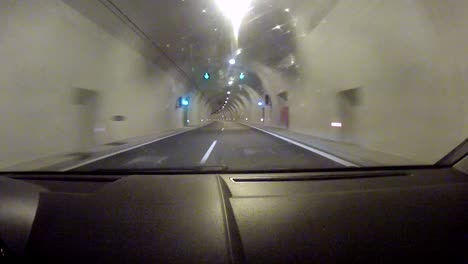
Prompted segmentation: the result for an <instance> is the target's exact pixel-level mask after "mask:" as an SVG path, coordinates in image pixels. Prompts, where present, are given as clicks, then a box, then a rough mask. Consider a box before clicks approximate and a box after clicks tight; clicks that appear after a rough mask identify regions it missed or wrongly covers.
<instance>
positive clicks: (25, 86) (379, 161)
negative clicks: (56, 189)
mask: <svg viewBox="0 0 468 264" xmlns="http://www.w3.org/2000/svg"><path fill="white" fill-rule="evenodd" d="M236 3H237V4H238V5H241V4H245V3H248V4H249V5H248V6H246V7H245V14H244V16H243V18H242V20H241V21H240V24H239V25H240V26H239V29H238V32H235V31H236V30H235V28H236V27H235V25H234V23H231V22H233V21H230V20H229V19H228V17H227V16H226V14H224V13H223V10H222V8H220V7H219V5H218V3H217V1H214V0H213V1H189V0H185V1H184V0H160V1H150V0H141V1H125V0H96V1H91V0H41V1H32V0H4V1H1V2H0V113H1V116H0V123H1V129H0V146H1V149H2V151H1V152H0V169H2V170H41V169H44V170H54V169H64V168H76V166H75V165H73V164H74V163H75V162H78V164H81V165H83V163H80V162H81V161H83V160H85V161H86V160H87V159H88V158H90V157H93V158H94V157H95V156H96V155H98V156H100V157H101V156H102V157H104V156H105V157H108V156H109V155H113V154H112V153H120V154H122V152H123V151H124V150H126V147H129V148H128V149H136V147H138V146H143V144H147V143H148V142H156V141H157V140H159V139H161V138H166V137H169V136H172V135H176V134H179V133H193V137H187V139H183V138H182V135H179V136H180V138H176V137H178V136H174V139H173V140H172V141H171V142H172V143H170V144H169V143H167V144H166V143H164V142H165V141H164V142H163V141H161V146H160V147H158V149H159V148H165V149H175V148H177V151H175V150H174V153H175V152H177V153H175V154H174V155H175V156H174V157H177V159H178V160H184V159H185V158H184V157H187V156H190V155H194V154H193V152H194V151H195V152H197V151H199V153H198V152H197V154H196V155H197V157H196V160H197V161H198V160H200V159H201V160H202V161H203V159H204V157H205V155H203V154H205V153H208V151H207V149H208V150H210V149H211V151H209V153H211V152H212V154H211V157H210V155H208V158H207V159H209V158H211V159H212V162H211V163H212V165H220V166H221V165H222V166H224V165H226V164H225V163H226V161H227V160H237V159H239V162H238V163H239V164H240V163H242V164H250V163H249V162H251V161H252V159H254V161H256V162H258V163H259V164H260V165H262V166H268V164H270V163H267V162H266V161H265V163H262V162H263V160H262V158H261V157H265V156H268V155H283V156H282V158H278V159H277V160H276V159H275V160H274V164H275V165H272V166H273V167H274V168H288V166H289V165H288V164H285V165H278V164H282V163H281V161H282V160H284V159H285V158H287V157H291V159H297V160H299V161H300V162H299V163H298V164H299V165H291V167H292V168H298V167H301V166H305V165H304V164H309V163H308V162H309V161H307V160H306V157H305V156H307V155H308V154H306V153H303V152H302V151H305V150H304V148H303V149H302V150H301V151H300V150H297V151H296V152H294V151H292V150H290V149H288V147H287V146H284V147H283V145H281V146H279V145H278V144H280V143H279V142H278V140H282V139H287V140H288V142H290V141H291V142H293V143H291V144H295V145H296V146H299V147H301V146H302V147H303V146H305V149H309V150H310V149H313V150H315V151H314V153H313V154H314V155H321V156H322V157H321V158H323V157H329V156H334V157H337V158H336V160H338V161H340V160H344V161H348V162H344V163H343V162H341V165H343V164H344V165H345V166H347V165H353V166H377V165H378V166H387V165H415V164H417V165H428V164H434V163H436V162H437V161H438V160H440V159H441V158H443V157H444V156H445V155H446V154H447V153H449V152H450V151H451V150H452V149H454V148H455V147H456V146H457V145H458V144H460V143H461V142H463V141H464V140H465V139H466V138H467V135H468V85H467V84H468V79H467V76H468V50H467V47H468V27H467V26H466V25H468V13H467V10H468V2H466V1H457V0H448V1H436V0H414V1H403V0H395V1H383V0H377V1H369V0H330V1H323V0H307V1H294V0H284V1H267V0H256V1H245V0H242V1H238V2H236ZM203 129H205V130H203ZM214 130H216V133H221V132H223V133H224V132H226V133H231V134H228V135H227V137H226V138H224V139H221V138H212V139H211V138H210V140H207V141H206V142H205V141H204V139H203V140H199V141H197V140H195V138H196V137H197V136H195V135H198V134H203V133H205V132H206V133H215V132H213V131H214ZM250 130H252V131H256V132H255V133H261V135H262V136H264V137H266V136H271V139H268V140H267V139H265V140H263V138H260V134H258V136H255V137H254V136H251V135H250V134H247V133H250V132H248V131H250ZM196 133H198V134H196ZM234 133H239V134H238V135H234ZM252 133H254V132H252ZM216 135H218V134H216ZM256 135H257V134H256ZM163 140H164V139H163ZM167 140H170V138H167ZM244 140H245V141H246V142H245V144H244V145H242V144H241V143H242V142H243V141H244ZM247 140H250V141H249V142H248V143H247ZM163 143H164V144H163ZM132 144H133V145H132ZM223 144H230V145H228V146H227V145H223ZM262 144H263V145H262ZM281 144H283V143H281ZM284 144H286V143H284ZM287 144H290V143H287ZM188 145H190V146H188ZM236 145H242V146H243V147H242V149H237V148H236ZM223 146H226V147H225V148H226V149H225V150H223V152H221V151H220V150H219V149H220V148H222V147H223ZM155 148H156V147H155ZM239 148H240V147H239ZM152 151H153V150H149V149H145V150H144V151H143V150H141V151H140V152H141V153H147V152H149V153H153V152H152ZM154 151H155V152H154V153H156V152H157V151H159V150H154ZM168 151H169V150H168ZM171 151H172V150H171ZM189 152H190V153H189ZM293 152H294V153H293ZM158 153H159V152H158ZM209 153H208V154H209ZM236 153H237V154H236ZM356 153H357V154H356ZM120 154H119V155H120ZM145 155H147V154H145ZM238 155H246V156H245V157H243V158H239V157H238ZM166 156H167V155H162V154H161V155H160V154H154V155H153V156H151V157H148V156H140V157H136V158H135V157H132V161H131V162H130V163H129V164H142V162H143V163H144V161H146V160H151V162H150V164H153V166H156V165H157V164H163V163H164V162H165V160H166V159H171V157H169V158H167V157H166ZM116 157H117V156H116ZM258 157H260V158H258ZM257 158H258V159H257ZM174 159H175V158H174ZM266 159H269V158H268V157H267V158H266ZM122 160H123V158H122ZM122 160H121V161H119V162H123V161H122ZM252 162H253V161H252ZM202 163H203V162H202ZM208 163H210V162H208ZM228 163H229V162H228ZM56 164H62V165H63V164H65V165H66V166H59V167H56ZM86 164H88V163H86ZM155 164H156V165H155ZM182 164H183V166H190V165H191V164H190V163H188V162H185V161H182ZM197 164H199V163H197ZM310 164H315V163H313V162H312V163H310ZM321 164H328V163H327V162H324V163H321ZM132 166H133V165H132ZM135 166H136V165H135ZM181 166H182V165H181ZM314 166H318V167H320V166H322V165H314ZM324 166H328V165H324ZM95 167H96V166H95ZM239 168H244V167H243V166H240V167H239ZM314 168H315V167H314Z"/></svg>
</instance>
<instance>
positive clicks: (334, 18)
mask: <svg viewBox="0 0 468 264" xmlns="http://www.w3.org/2000/svg"><path fill="white" fill-rule="evenodd" d="M311 4H312V3H311ZM308 8H313V7H312V6H311V7H308ZM299 21H308V20H307V19H306V18H304V17H303V18H299ZM466 25H468V2H466V1H456V0H453V1H435V0H434V1H426V0H424V1H423V0H420V1H383V0H381V1H369V0H342V1H338V2H337V5H336V6H335V8H334V9H333V10H332V11H331V12H330V13H329V14H328V15H327V16H326V17H325V19H324V20H323V21H322V22H321V23H320V24H319V25H318V26H316V27H315V28H313V29H312V30H311V31H310V32H307V34H304V30H305V28H306V26H304V25H300V23H298V28H299V29H298V31H297V32H296V34H297V36H296V39H297V49H298V52H297V59H298V61H299V65H300V68H299V72H300V74H299V80H298V81H299V82H298V83H296V80H286V79H284V78H283V80H282V81H280V80H279V79H281V78H282V77H281V75H280V73H279V72H277V71H275V70H273V69H270V70H268V69H267V68H265V67H264V66H262V65H256V66H254V67H255V71H256V73H257V74H258V75H259V77H260V79H261V80H262V83H263V85H264V88H265V89H266V90H267V92H268V93H269V94H270V96H271V97H272V100H273V114H272V115H271V117H268V118H267V119H266V120H265V124H266V125H272V126H277V125H279V124H278V114H279V112H278V111H279V107H275V105H276V106H277V102H276V101H275V100H276V99H277V94H278V93H279V92H281V91H282V90H286V91H288V92H289V102H288V104H289V106H290V113H289V119H290V127H289V129H290V130H293V131H297V132H301V133H304V134H309V135H313V136H317V137H321V138H324V139H331V140H336V141H342V142H346V143H351V144H357V145H361V146H363V147H365V148H368V149H372V150H377V151H381V152H384V153H388V154H393V155H396V156H400V157H404V158H406V159H410V160H413V161H414V162H416V163H421V164H432V163H435V162H436V161H438V160H439V159H440V158H442V157H443V156H444V155H445V154H447V153H448V152H449V151H450V150H452V149H453V148H454V147H455V146H456V145H457V144H459V143H461V142H462V141H463V140H464V139H465V138H466V137H467V136H468V82H467V76H468V27H467V26H466ZM354 88H357V89H355V90H352V89H354ZM355 97H357V98H355ZM250 104H251V105H253V106H255V104H256V101H255V100H252V101H251V102H250ZM248 108H249V109H241V110H240V111H241V112H247V113H250V114H249V116H248V118H249V121H251V122H256V123H260V121H259V116H258V113H257V112H258V111H255V110H253V108H252V107H248ZM267 112H268V110H267ZM334 121H336V122H342V123H343V127H342V128H334V127H331V125H330V124H331V122H334Z"/></svg>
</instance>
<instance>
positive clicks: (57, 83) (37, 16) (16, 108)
mask: <svg viewBox="0 0 468 264" xmlns="http://www.w3.org/2000/svg"><path fill="white" fill-rule="evenodd" d="M0 58H1V59H0V112H1V115H0V123H1V124H2V125H1V129H0V148H1V149H2V151H1V153H0V167H8V166H11V165H14V164H16V163H19V162H23V161H29V160H33V159H36V158H39V157H43V156H48V155H51V154H56V153H64V152H70V151H78V150H82V149H84V148H86V147H89V146H92V145H96V144H104V143H108V142H112V141H117V140H122V139H125V138H130V137H137V136H143V135H148V134H152V133H156V132H160V131H166V130H170V129H175V128H180V127H182V126H183V112H182V111H183V110H181V109H176V108H175V105H176V100H177V98H178V97H179V96H182V95H184V94H186V93H187V92H188V88H187V87H186V86H185V84H184V83H183V82H181V81H180V80H179V79H177V74H175V73H174V72H173V71H172V69H168V70H166V71H162V70H161V69H160V68H158V67H157V66H155V65H154V64H152V63H151V62H150V61H148V60H147V59H145V57H143V56H142V55H141V54H140V53H138V52H136V51H135V50H134V49H132V48H130V47H129V46H128V45H126V44H124V43H123V42H121V41H119V40H118V39H116V38H114V37H113V36H111V35H109V34H108V33H107V32H106V31H104V30H102V28H100V27H99V26H98V25H96V24H95V23H93V22H91V21H90V20H89V19H88V18H86V17H84V16H83V15H81V14H80V13H78V12H76V11H75V10H74V9H72V8H71V7H70V6H68V5H66V4H64V3H63V2H62V1H59V0H41V1H13V0H7V1H1V2H0ZM77 91H79V92H77ZM80 92H81V95H80ZM76 97H85V98H81V99H79V98H78V99H77V98H76ZM86 97H87V98H86ZM80 101H81V102H80ZM89 102H91V103H92V107H90V106H89V105H88V103H89ZM197 102H199V100H198V101H197ZM196 109H197V108H196V107H195V108H194V109H192V110H190V111H191V112H192V114H193V115H196V116H198V115H199V114H198V113H196V111H197V110H196ZM113 116H124V117H125V120H124V121H120V122H117V121H114V120H113ZM197 123H198V122H194V124H197Z"/></svg>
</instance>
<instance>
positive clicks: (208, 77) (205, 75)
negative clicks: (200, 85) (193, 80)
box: [203, 72, 211, 80]
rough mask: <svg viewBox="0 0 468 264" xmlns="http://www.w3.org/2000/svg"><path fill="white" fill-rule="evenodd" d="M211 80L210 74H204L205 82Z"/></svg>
mask: <svg viewBox="0 0 468 264" xmlns="http://www.w3.org/2000/svg"><path fill="white" fill-rule="evenodd" d="M210 78H211V76H210V74H209V73H207V72H205V74H203V79H205V80H209V79H210Z"/></svg>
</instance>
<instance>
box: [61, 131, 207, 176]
mask: <svg viewBox="0 0 468 264" xmlns="http://www.w3.org/2000/svg"><path fill="white" fill-rule="evenodd" d="M209 124H211V123H209ZM209 124H206V125H203V126H201V127H197V128H195V129H190V130H186V131H182V132H178V133H175V134H172V135H168V136H165V137H162V138H158V139H155V140H151V141H148V142H145V143H142V144H139V145H136V146H133V147H129V148H126V149H122V150H119V151H116V152H112V153H109V154H107V155H104V156H100V157H97V158H94V159H91V160H87V161H84V162H82V163H79V164H77V165H73V166H70V167H67V168H65V169H61V170H59V171H60V172H64V171H69V170H73V169H76V168H79V167H81V166H84V165H88V164H90V163H93V162H95V161H99V160H102V159H105V158H108V157H111V156H114V155H117V154H120V153H123V152H126V151H129V150H132V149H136V148H139V147H143V146H145V145H148V144H151V143H154V142H157V141H160V140H163V139H166V138H170V137H173V136H177V135H180V134H182V133H186V132H189V131H193V130H196V129H199V128H202V127H204V126H207V125H209Z"/></svg>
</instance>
